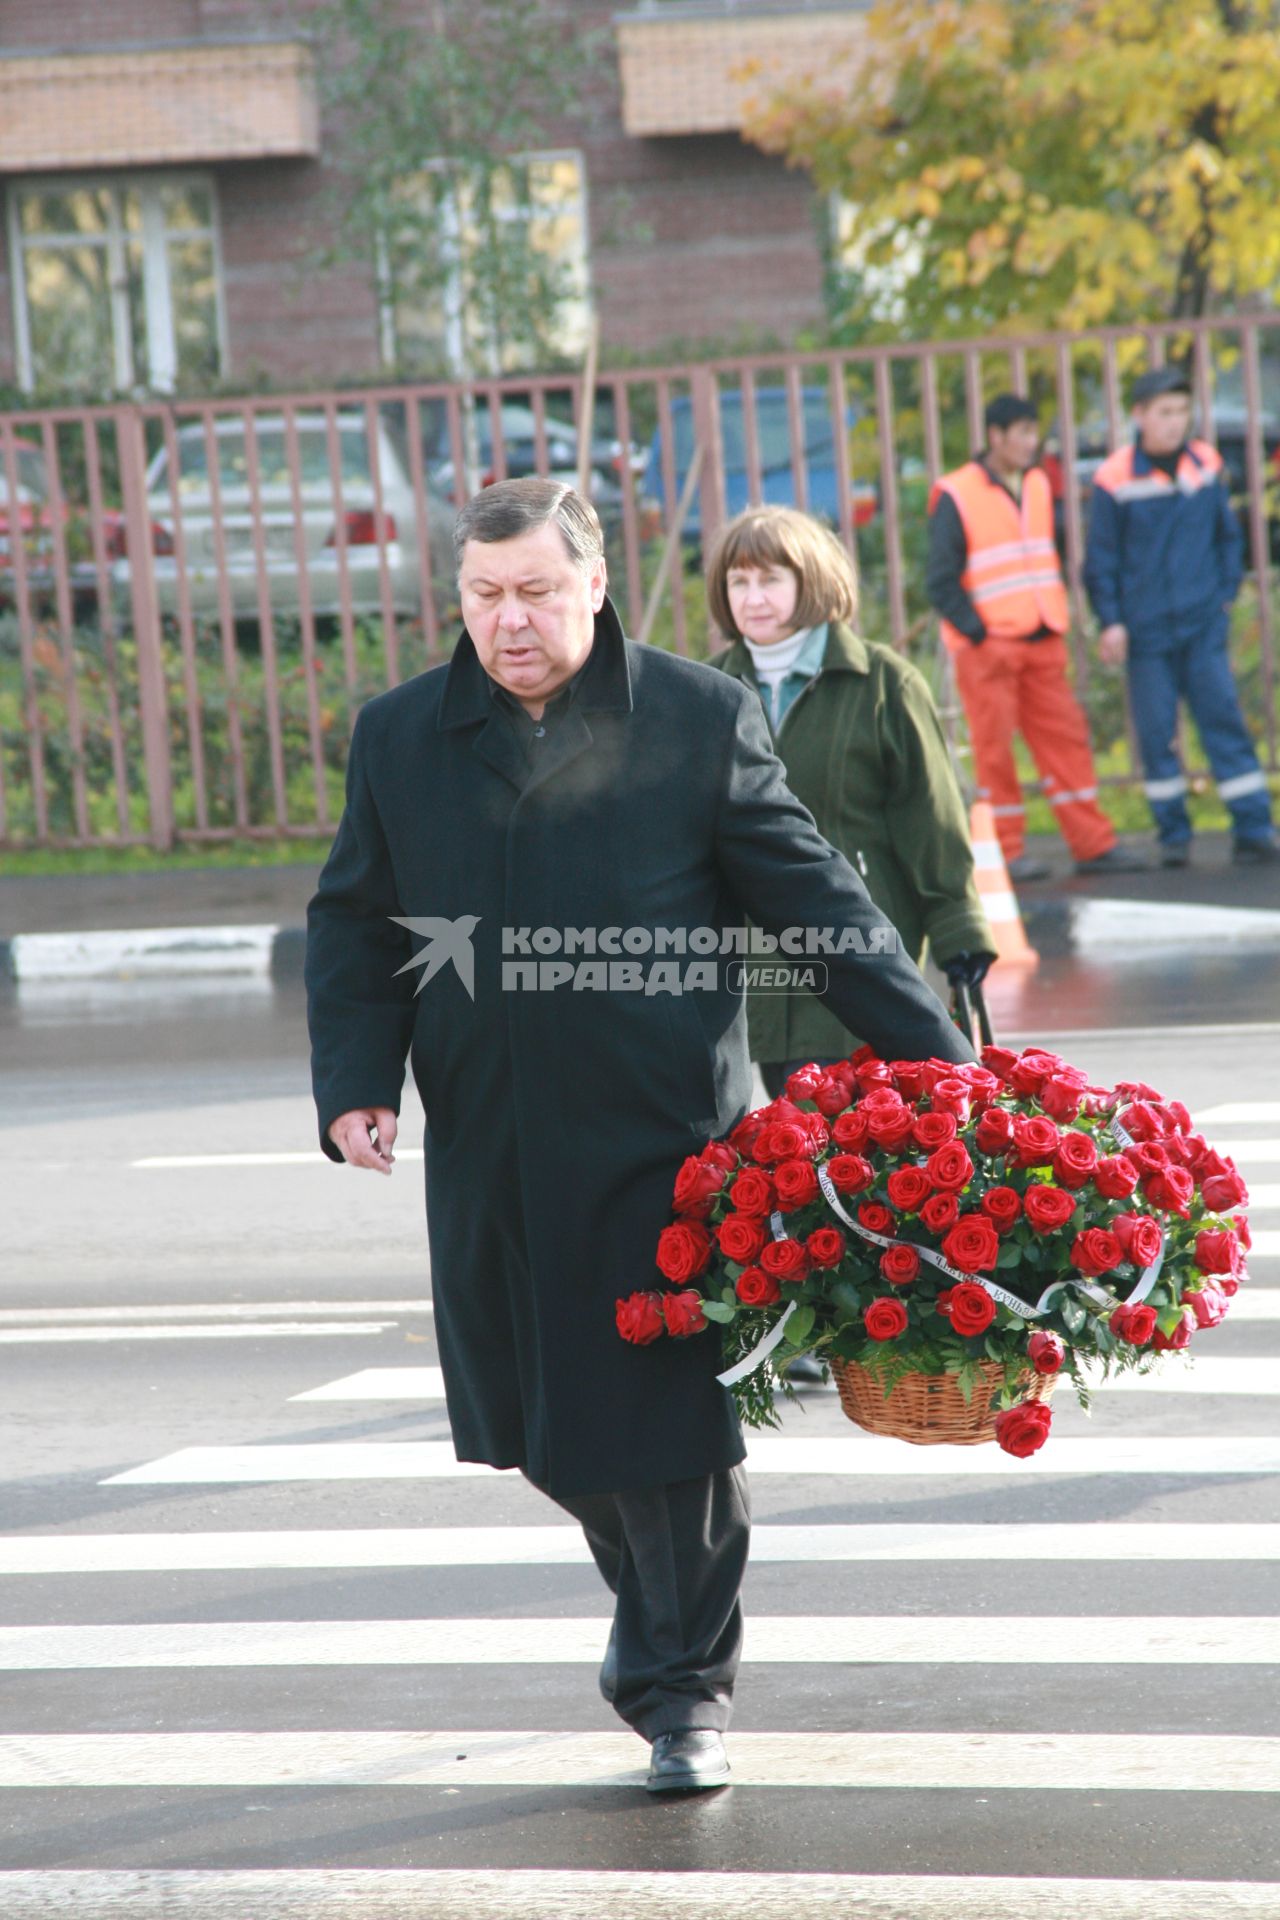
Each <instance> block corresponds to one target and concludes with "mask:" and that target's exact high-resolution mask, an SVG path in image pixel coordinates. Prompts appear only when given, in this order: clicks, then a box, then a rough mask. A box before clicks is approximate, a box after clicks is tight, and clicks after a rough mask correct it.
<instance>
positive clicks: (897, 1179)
mask: <svg viewBox="0 0 1280 1920" xmlns="http://www.w3.org/2000/svg"><path fill="white" fill-rule="evenodd" d="M885 1187H886V1189H887V1191H888V1195H889V1199H890V1202H891V1203H892V1205H894V1206H895V1207H897V1209H898V1211H899V1213H918V1212H919V1211H920V1209H921V1207H922V1206H923V1205H924V1203H925V1201H926V1200H927V1199H928V1198H929V1195H930V1193H931V1192H932V1191H933V1182H932V1181H931V1180H930V1178H929V1176H928V1174H927V1173H926V1172H925V1171H924V1169H923V1168H922V1167H898V1168H897V1169H896V1171H895V1172H893V1173H891V1174H890V1175H889V1178H888V1179H887V1180H886V1182H885Z"/></svg>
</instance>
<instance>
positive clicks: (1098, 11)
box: [747, 0, 1280, 339]
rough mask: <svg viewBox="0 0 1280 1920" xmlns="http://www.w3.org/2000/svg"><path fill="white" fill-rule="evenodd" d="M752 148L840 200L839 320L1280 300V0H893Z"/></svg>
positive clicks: (1031, 323)
mask: <svg viewBox="0 0 1280 1920" xmlns="http://www.w3.org/2000/svg"><path fill="white" fill-rule="evenodd" d="M747 131H748V135H749V137H750V138H751V139H753V140H754V141H755V142H756V143H757V144H758V145H760V146H762V147H764V148H765V149H766V150H768V151H770V152H775V153H782V154H785V155H786V156H787V158H788V159H789V160H790V161H791V162H792V163H793V164H795V165H797V166H801V167H805V168H807V169H808V170H809V171H810V172H811V173H812V175H813V177H814V180H815V182H816V184H817V185H818V186H819V187H820V188H822V189H824V190H826V191H828V192H833V193H836V194H838V195H839V196H841V198H842V200H843V202H844V203H845V207H846V215H847V218H846V225H845V232H844V236H843V238H844V241H845V247H846V251H845V256H844V257H845V260H846V262H847V263H848V266H847V270H846V271H845V272H844V273H843V274H841V273H840V272H839V271H838V270H837V273H836V276H835V285H836V318H837V322H838V324H839V325H840V329H841V331H842V332H844V333H846V335H849V336H853V337H857V338H863V339H867V338H875V337H877V336H878V335H881V334H883V333H884V332H886V331H887V330H889V329H890V328H892V331H893V332H895V333H898V334H900V333H901V332H902V331H904V330H905V331H908V332H911V333H916V334H926V335H933V336H937V335H940V334H941V335H958V334H972V333H974V332H1004V333H1017V332H1023V331H1028V330H1031V329H1035V328H1041V327H1048V326H1054V327H1058V326H1062V327H1069V328H1077V327H1086V326H1097V325H1101V324H1106V323H1108V322H1124V321H1128V320H1132V319H1151V318H1152V317H1168V318H1174V319H1180V318H1191V317H1194V316H1198V315H1202V314H1206V313H1213V312H1221V311H1224V310H1229V309H1231V308H1233V307H1235V306H1237V305H1238V304H1239V303H1241V302H1245V301H1249V300H1251V299H1253V298H1255V297H1257V296H1264V297H1267V296H1272V295H1274V294H1275V293H1276V291H1277V290H1278V289H1280V218H1277V208H1280V6H1277V5H1276V4H1274V0H1272V3H1271V4H1266V3H1263V0H882V3H881V4H878V5H876V6H874V7H873V8H872V10H871V12H870V14H869V15H868V16H867V17H866V34H865V38H864V39H861V40H859V41H858V42H857V43H856V50H855V51H854V52H852V53H851V59H850V63H849V68H848V72H847V73H846V74H843V75H836V76H833V75H832V74H831V73H827V74H825V75H823V76H814V77H812V78H810V79H807V80H805V81H802V82H801V83H799V84H798V85H794V86H792V87H790V88H788V89H787V90H786V91H785V92H784V93H781V94H776V93H775V94H768V93H766V91H765V89H764V87H763V85H762V87H761V91H760V96H759V98H758V99H757V100H756V101H755V102H754V103H753V106H752V109H751V113H750V118H749V120H748V127H747Z"/></svg>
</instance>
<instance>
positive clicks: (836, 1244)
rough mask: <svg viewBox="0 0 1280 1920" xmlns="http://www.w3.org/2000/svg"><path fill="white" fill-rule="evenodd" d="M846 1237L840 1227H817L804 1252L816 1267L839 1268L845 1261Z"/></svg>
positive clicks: (807, 1241) (806, 1243)
mask: <svg viewBox="0 0 1280 1920" xmlns="http://www.w3.org/2000/svg"><path fill="white" fill-rule="evenodd" d="M844 1247H845V1241H844V1235H843V1234H842V1233H841V1231H840V1229H839V1227H815V1228H814V1230H813V1232H812V1233H811V1234H810V1235H809V1238H808V1239H807V1240H806V1241H805V1243H804V1250H805V1252H806V1253H807V1254H808V1256H809V1258H810V1260H811V1261H812V1262H813V1264H814V1266H815V1267H838V1266H839V1265H840V1262H841V1261H842V1260H843V1259H844Z"/></svg>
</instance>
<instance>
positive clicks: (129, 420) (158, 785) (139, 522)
mask: <svg viewBox="0 0 1280 1920" xmlns="http://www.w3.org/2000/svg"><path fill="white" fill-rule="evenodd" d="M115 423H116V446H117V448H118V450H119V456H120V486H121V492H122V494H123V496H124V526H125V552H126V553H127V554H128V556H129V600H130V605H131V611H132V616H133V638H134V644H135V645H136V647H137V650H138V710H139V713H140V715H141V718H142V760H143V768H144V770H145V773H146V778H147V805H148V809H149V811H150V816H151V844H152V846H153V847H155V848H156V849H157V850H158V851H160V852H164V851H165V850H166V849H167V848H169V847H171V846H172V845H173V825H174V822H173V769H172V766H171V764H170V759H169V703H168V697H167V694H166V691H165V682H164V651H163V645H162V635H161V629H160V608H159V603H158V602H157V599H156V579H155V569H154V566H153V564H152V553H151V516H150V514H149V513H148V512H147V459H146V443H145V441H144V439H143V435H142V415H141V413H140V412H139V411H138V409H137V408H136V407H117V408H116V410H115Z"/></svg>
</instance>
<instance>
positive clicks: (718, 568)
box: [707, 507, 858, 640]
mask: <svg viewBox="0 0 1280 1920" xmlns="http://www.w3.org/2000/svg"><path fill="white" fill-rule="evenodd" d="M735 567H790V569H791V571H792V573H794V575H795V576H796V580H797V582H798V583H799V591H798V592H797V595H796V612H795V621H796V629H797V631H798V630H799V629H800V628H802V627H817V626H821V624H822V622H823V621H824V620H856V619H857V617H858V576H857V573H856V571H855V569H854V564H853V561H852V560H851V559H850V557H849V555H848V553H847V552H846V551H845V549H844V548H843V547H842V546H841V544H840V542H839V541H838V540H837V539H836V536H835V534H834V533H832V531H831V529H830V527H828V526H827V525H826V524H825V522H824V521H821V520H815V519H814V517H813V515H812V514H810V513H801V512H800V510H799V509H798V508H797V507H748V508H747V510H746V512H745V513H740V514H738V515H737V516H736V517H735V518H734V519H732V520H730V521H729V523H728V525H727V526H724V527H722V528H721V529H720V533H719V535H718V537H717V539H716V542H715V545H714V546H713V547H712V549H711V558H710V559H709V560H708V562H707V606H708V608H709V610H710V613H711V618H712V619H713V620H714V621H715V623H716V625H717V626H718V627H719V629H720V631H721V633H725V634H728V635H729V636H730V638H732V639H735V640H736V639H740V638H741V635H740V634H739V631H738V627H737V624H736V622H735V620H734V617H733V615H732V613H730V611H729V584H728V583H729V575H730V573H731V572H732V571H733V569H734V568H735Z"/></svg>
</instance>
